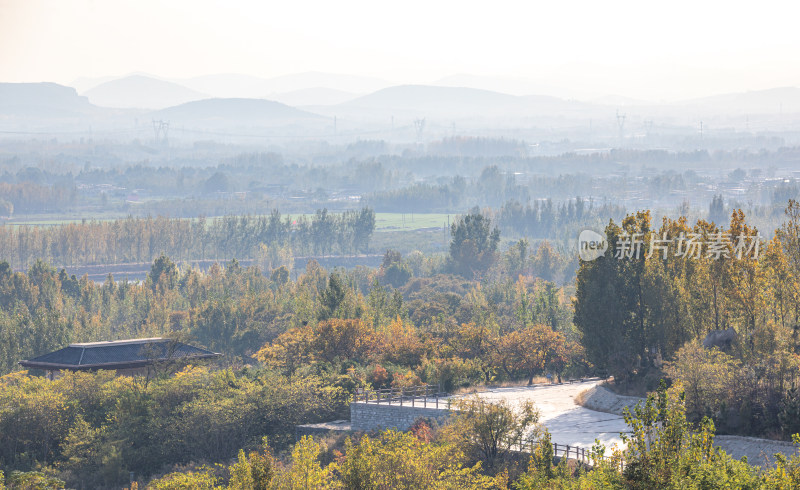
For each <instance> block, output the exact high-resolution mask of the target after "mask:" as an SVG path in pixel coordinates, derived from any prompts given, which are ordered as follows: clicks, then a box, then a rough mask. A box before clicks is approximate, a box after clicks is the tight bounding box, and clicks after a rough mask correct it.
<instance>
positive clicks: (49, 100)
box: [0, 82, 97, 118]
mask: <svg viewBox="0 0 800 490" xmlns="http://www.w3.org/2000/svg"><path fill="white" fill-rule="evenodd" d="M96 109H97V108H96V107H94V106H92V104H90V103H89V100H88V99H87V98H86V97H81V96H80V95H78V92H76V91H75V89H74V88H72V87H65V86H63V85H58V84H56V83H49V82H45V83H0V114H3V115H13V116H19V117H37V118H53V117H56V118H57V117H74V116H79V115H85V114H89V113H92V112H94V111H95V110H96Z"/></svg>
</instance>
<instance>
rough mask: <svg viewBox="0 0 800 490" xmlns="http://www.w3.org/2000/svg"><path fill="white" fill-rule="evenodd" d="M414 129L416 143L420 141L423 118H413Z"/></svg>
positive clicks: (423, 125) (423, 129) (423, 128)
mask: <svg viewBox="0 0 800 490" xmlns="http://www.w3.org/2000/svg"><path fill="white" fill-rule="evenodd" d="M414 130H415V131H416V132H417V143H420V142H421V141H422V132H423V131H425V118H424V117H423V118H422V119H414Z"/></svg>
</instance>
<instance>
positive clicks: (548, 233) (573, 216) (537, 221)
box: [495, 197, 625, 238]
mask: <svg viewBox="0 0 800 490" xmlns="http://www.w3.org/2000/svg"><path fill="white" fill-rule="evenodd" d="M624 215H625V208H624V207H622V206H617V205H612V204H607V203H603V204H601V205H599V206H595V204H594V202H592V201H589V200H587V199H582V198H580V197H578V198H575V199H574V200H569V201H566V202H561V203H559V204H554V203H553V201H552V200H551V199H547V200H542V201H533V203H527V204H524V205H523V204H522V203H520V202H519V201H509V202H507V203H506V204H504V205H503V207H502V208H500V211H499V212H498V213H497V216H496V218H495V219H496V221H497V224H498V226H499V227H500V229H501V230H502V231H503V233H505V234H508V235H511V236H525V237H530V238H554V237H559V236H560V235H561V232H563V231H565V230H572V229H573V228H576V227H578V228H579V227H582V226H583V227H588V226H591V225H593V224H599V223H602V222H604V221H605V222H607V221H608V220H609V219H612V218H617V219H620V218H621V217H623V216H624ZM573 234H574V233H573Z"/></svg>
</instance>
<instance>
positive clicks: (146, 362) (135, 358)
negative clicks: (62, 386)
mask: <svg viewBox="0 0 800 490" xmlns="http://www.w3.org/2000/svg"><path fill="white" fill-rule="evenodd" d="M220 355H221V354H218V353H216V352H211V351H209V350H206V349H201V348H200V347H194V346H191V345H187V344H184V343H182V342H178V341H175V340H172V339H164V338H161V337H155V338H150V339H130V340H115V341H111V342H88V343H84V344H70V345H69V346H68V347H64V348H63V349H59V350H57V351H54V352H51V353H49V354H44V355H41V356H39V357H34V358H33V359H29V360H26V361H20V362H19V364H20V366H23V367H26V368H30V369H44V370H46V371H60V370H64V369H65V370H70V371H87V370H97V369H108V370H132V369H140V368H145V367H147V366H151V365H153V364H156V363H163V362H173V361H195V360H201V359H212V358H215V357H219V356H220Z"/></svg>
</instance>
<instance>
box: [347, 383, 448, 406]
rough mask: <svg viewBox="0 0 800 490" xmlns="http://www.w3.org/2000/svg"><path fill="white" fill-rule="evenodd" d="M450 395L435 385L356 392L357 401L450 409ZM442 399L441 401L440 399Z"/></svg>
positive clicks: (360, 390)
mask: <svg viewBox="0 0 800 490" xmlns="http://www.w3.org/2000/svg"><path fill="white" fill-rule="evenodd" d="M449 396H450V395H448V394H447V393H442V392H441V391H439V388H438V387H437V386H435V385H419V386H407V387H392V388H380V389H377V390H372V389H366V390H365V389H361V388H360V389H358V390H357V391H356V393H355V399H354V400H353V401H356V402H364V403H375V404H378V405H380V404H382V403H385V404H387V405H391V404H399V405H400V406H401V407H402V406H406V405H407V406H410V407H423V408H436V409H438V408H447V409H448V410H450V404H451V401H450V398H449ZM440 400H441V401H440Z"/></svg>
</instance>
